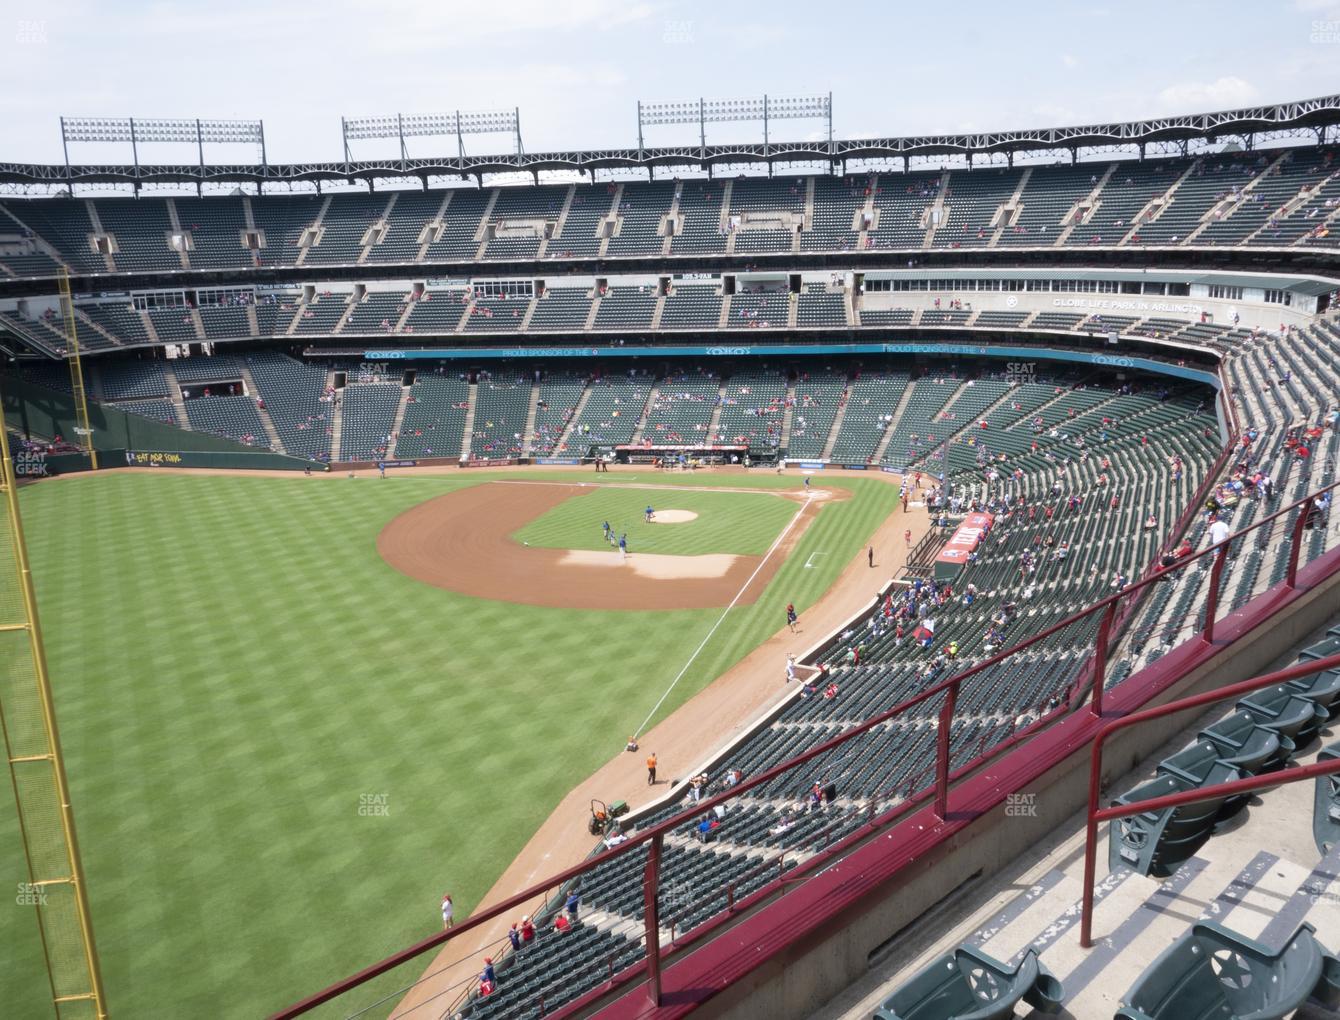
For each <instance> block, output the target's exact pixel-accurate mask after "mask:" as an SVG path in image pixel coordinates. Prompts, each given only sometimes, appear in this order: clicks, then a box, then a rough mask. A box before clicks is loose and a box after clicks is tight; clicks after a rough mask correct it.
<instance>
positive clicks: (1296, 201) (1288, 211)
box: [1241, 170, 1340, 244]
mask: <svg viewBox="0 0 1340 1020" xmlns="http://www.w3.org/2000/svg"><path fill="white" fill-rule="evenodd" d="M1338 174H1340V170H1337V171H1336V172H1335V173H1332V174H1328V175H1327V176H1326V177H1324V178H1323V179H1322V180H1320V181H1318V182H1317V184H1316V186H1315V187H1311V188H1307V187H1301V186H1300V187H1299V189H1298V194H1296V195H1294V197H1293V198H1291V199H1289V201H1287V202H1285V203H1284V205H1282V206H1280V210H1279V214H1278V215H1277V216H1276V215H1274V214H1272V215H1271V216H1267V217H1266V221H1265V223H1262V224H1261V225H1260V226H1259V227H1257V228H1256V229H1255V230H1253V231H1252V232H1251V233H1250V234H1248V235H1247V236H1246V237H1245V238H1243V240H1242V242H1241V243H1242V244H1248V243H1250V242H1251V241H1252V240H1253V239H1254V238H1255V237H1256V235H1257V234H1259V233H1261V232H1262V231H1263V230H1265V229H1266V227H1267V226H1268V225H1269V223H1270V220H1271V219H1272V218H1273V219H1274V220H1275V222H1276V223H1279V221H1280V220H1287V219H1288V218H1289V217H1291V216H1292V215H1293V214H1294V213H1296V212H1297V211H1298V210H1299V209H1301V208H1302V207H1303V206H1305V205H1307V203H1308V202H1310V201H1311V200H1312V199H1313V198H1315V197H1316V196H1317V194H1318V193H1319V192H1320V191H1321V189H1322V188H1324V187H1326V185H1328V184H1330V183H1331V181H1333V180H1335V178H1336V176H1337V175H1338ZM1329 218H1330V217H1325V219H1329Z"/></svg>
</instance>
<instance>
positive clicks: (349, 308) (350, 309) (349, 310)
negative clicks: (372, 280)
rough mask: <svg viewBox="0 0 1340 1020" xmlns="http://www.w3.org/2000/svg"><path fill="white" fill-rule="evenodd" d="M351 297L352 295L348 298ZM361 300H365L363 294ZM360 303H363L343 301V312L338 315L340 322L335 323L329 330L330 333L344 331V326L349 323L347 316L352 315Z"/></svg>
mask: <svg viewBox="0 0 1340 1020" xmlns="http://www.w3.org/2000/svg"><path fill="white" fill-rule="evenodd" d="M352 296H353V295H352V294H351V295H350V297H352ZM363 298H364V300H366V299H367V295H366V294H364V295H363ZM362 303H363V301H345V303H344V312H343V313H342V314H341V315H340V321H339V322H337V323H335V327H334V328H333V329H332V330H331V333H338V332H339V331H340V330H342V329H344V324H345V323H346V322H348V321H349V316H351V315H353V314H354V309H355V308H357V307H358V306H359V305H361V304H362Z"/></svg>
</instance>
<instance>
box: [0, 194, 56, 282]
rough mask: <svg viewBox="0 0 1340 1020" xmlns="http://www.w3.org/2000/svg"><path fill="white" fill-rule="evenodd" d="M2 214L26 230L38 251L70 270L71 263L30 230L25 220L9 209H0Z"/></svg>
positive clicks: (35, 232)
mask: <svg viewBox="0 0 1340 1020" xmlns="http://www.w3.org/2000/svg"><path fill="white" fill-rule="evenodd" d="M0 212H2V213H4V214H5V215H6V216H8V217H9V218H10V219H11V220H13V221H14V222H15V223H17V224H18V225H19V226H20V227H22V228H23V229H24V231H25V232H26V236H27V237H28V239H29V240H30V241H32V243H33V245H34V247H36V248H37V250H38V251H40V252H41V253H42V254H43V255H45V256H46V257H47V258H49V259H51V261H53V262H55V263H56V265H58V266H64V267H65V268H66V269H67V270H68V269H69V268H70V265H69V263H68V262H66V261H65V259H64V258H63V257H61V254H60V252H58V251H56V249H55V248H53V247H52V246H51V245H50V243H48V242H47V241H45V240H43V239H42V238H40V237H38V236H37V231H35V230H32V229H30V228H29V226H28V224H26V223H24V222H23V220H21V219H19V218H18V217H17V216H15V215H14V213H13V212H12V211H10V210H9V209H8V208H5V207H0Z"/></svg>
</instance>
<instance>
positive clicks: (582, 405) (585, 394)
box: [554, 382, 592, 457]
mask: <svg viewBox="0 0 1340 1020" xmlns="http://www.w3.org/2000/svg"><path fill="white" fill-rule="evenodd" d="M591 389H592V384H591V383H589V382H588V383H587V384H586V389H584V390H582V395H581V396H580V397H578V398H577V406H576V407H574V408H573V409H572V420H571V421H569V422H568V424H567V427H566V428H565V429H564V430H563V433H562V435H560V436H559V437H558V442H557V443H555V444H554V456H555V457H561V456H563V455H564V453H565V452H566V450H567V445H568V441H569V440H570V439H571V438H572V433H573V431H574V430H575V429H576V428H577V423H578V422H579V421H581V418H582V412H584V411H585V410H586V405H587V404H588V403H589V402H590V400H591Z"/></svg>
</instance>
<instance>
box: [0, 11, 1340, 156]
mask: <svg viewBox="0 0 1340 1020" xmlns="http://www.w3.org/2000/svg"><path fill="white" fill-rule="evenodd" d="M830 92H831V93H832V95H833V121H834V123H833V130H834V134H835V135H836V136H837V137H840V138H841V137H846V138H853V137H870V136H895V135H909V134H926V133H935V132H962V131H978V130H1006V129H1012V128H1032V127H1044V126H1057V125H1065V124H1084V123H1092V122H1102V121H1109V120H1127V119H1140V118H1145V117H1154V116H1159V115H1164V114H1177V113H1196V112H1203V111H1208V110H1220V109H1231V108H1234V107H1238V106H1243V105H1251V104H1256V103H1271V102H1279V101H1284V100H1291V99H1304V98H1310V97H1313V96H1321V95H1327V94H1331V93H1335V92H1340V0H1254V2H1237V0H1227V2H1225V0H1219V2H1214V3H1209V2H1199V0H1162V2H1157V3H1155V2H1146V0H1122V2H1120V3H1118V2H1115V0H1113V2H1110V3H1082V2H1073V3H1067V2H1060V0H1048V2H1036V3H1028V2H1018V0H1016V2H1013V3H975V2H972V0H959V2H958V3H955V4H943V3H926V2H920V3H915V4H908V3H901V2H897V3H895V2H893V0H883V2H871V3H863V2H859V0H847V2H846V3H843V4H838V5H831V6H830V5H829V4H825V3H792V2H786V0H780V2H769V3H737V4H728V3H722V2H720V0H718V2H715V3H696V2H676V0H664V2H662V0H507V2H506V3H502V4H499V5H497V6H493V5H490V4H480V3H471V4H462V3H455V2H445V0H439V2H435V3H434V2H410V0H319V2H317V3H301V4H299V3H293V2H288V3H285V2H282V0H268V2H267V0H231V2H229V3H226V4H223V3H208V4H207V3H180V2H166V0H164V2H142V0H100V2H99V0H45V2H43V3H40V4H39V3H35V2H32V0H22V2H20V0H0V125H3V131H0V146H2V149H0V159H2V160H5V161H15V162H35V163H59V162H61V161H62V159H63V157H62V153H61V143H60V128H59V117H60V116H61V115H65V116H69V117H89V116H107V117H126V116H134V117H141V118H149V117H186V118H196V117H200V118H218V119H228V118H247V119H261V120H263V121H264V122H265V134H266V142H267V156H268V158H269V161H270V162H272V163H279V162H290V161H305V160H313V161H315V160H321V161H325V160H339V159H341V158H342V147H341V140H340V117H341V115H346V116H350V117H353V116H360V115H362V116H367V115H381V114H394V113H396V112H403V113H416V114H431V113H440V112H444V111H451V110H457V109H459V110H463V111H469V110H495V109H511V108H513V107H515V108H519V110H520V117H521V129H522V136H523V141H524V144H525V147H526V149H527V150H528V151H531V152H539V151H545V150H550V149H589V148H608V147H624V146H634V145H636V143H637V120H636V103H637V100H638V99H642V100H645V101H649V102H655V101H664V100H678V99H696V98H697V97H699V96H705V97H707V98H750V97H759V96H762V95H763V94H764V93H767V94H769V95H770V96H774V97H777V96H787V95H813V94H826V93H830ZM824 131H826V128H825V126H824V125H823V124H821V123H819V122H815V121H800V120H797V121H792V122H779V123H776V124H774V125H773V131H772V137H773V139H774V140H777V139H780V138H794V139H809V138H814V137H821V136H822V135H821V133H822V132H824ZM696 134H697V129H696V127H695V128H692V129H688V128H677V127H662V128H650V129H648V130H647V132H646V141H647V143H648V144H649V145H655V144H667V145H668V144H677V143H683V142H687V141H690V140H695V141H696ZM760 139H761V126H760V125H755V124H748V123H738V124H720V125H711V126H709V129H708V141H709V142H727V141H755V140H760ZM409 144H410V149H409V151H410V153H411V155H423V156H426V155H437V154H452V153H454V152H455V140H454V138H453V139H446V138H443V139H415V140H412V141H411V142H410V143H409ZM512 144H513V143H512V141H511V140H510V139H508V138H507V137H502V136H476V137H470V138H467V140H466V145H467V151H470V152H473V153H495V152H506V151H511V146H512ZM388 145H389V146H390V148H388V147H387V146H388ZM352 149H353V156H354V158H360V157H361V158H375V157H377V156H383V155H388V154H390V153H391V152H393V151H396V143H395V142H390V143H386V142H379V141H366V142H356V143H354V144H353V146H352ZM248 152H254V150H244V151H242V152H240V153H239V152H229V151H227V150H225V149H217V150H213V151H211V152H207V154H206V155H207V158H211V159H214V160H215V161H232V160H234V159H237V158H247V154H248ZM70 155H71V159H72V161H74V162H104V161H106V162H121V161H128V159H129V147H128V146H126V147H125V149H124V151H122V149H121V147H119V146H116V145H92V144H87V143H85V144H82V145H77V146H74V147H72V149H71V153H70ZM194 158H195V157H194V152H193V151H190V150H188V151H185V152H183V151H182V148H181V147H172V146H158V147H154V148H149V149H147V150H146V151H142V152H141V159H142V160H143V161H145V162H156V161H159V160H163V161H167V160H190V161H193V160H194Z"/></svg>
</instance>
